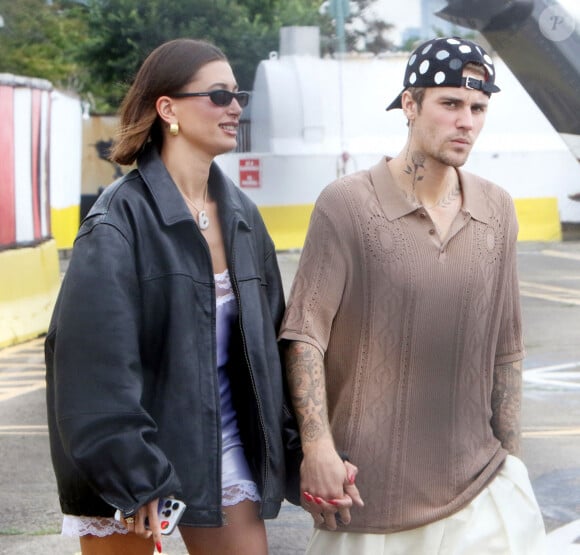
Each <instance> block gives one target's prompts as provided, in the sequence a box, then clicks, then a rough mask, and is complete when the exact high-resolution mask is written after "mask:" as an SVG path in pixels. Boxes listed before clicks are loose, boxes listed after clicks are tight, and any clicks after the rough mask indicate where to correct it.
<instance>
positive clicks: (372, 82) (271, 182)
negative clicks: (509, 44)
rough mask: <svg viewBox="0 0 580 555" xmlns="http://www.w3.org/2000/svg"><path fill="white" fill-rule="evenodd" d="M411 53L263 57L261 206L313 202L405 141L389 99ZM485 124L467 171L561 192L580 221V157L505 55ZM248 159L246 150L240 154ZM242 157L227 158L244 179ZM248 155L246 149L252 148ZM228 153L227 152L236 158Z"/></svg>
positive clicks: (258, 93)
mask: <svg viewBox="0 0 580 555" xmlns="http://www.w3.org/2000/svg"><path fill="white" fill-rule="evenodd" d="M406 60H407V55H405V56H399V55H394V56H389V57H386V58H384V59H377V58H368V59H364V58H363V59H360V58H358V59H347V60H344V61H342V62H341V61H337V60H328V59H319V58H315V57H312V56H283V57H281V58H279V59H275V58H273V59H269V60H266V61H263V62H261V63H260V66H259V67H258V71H257V74H256V80H255V84H254V93H253V100H252V149H253V152H252V153H251V154H250V156H258V157H259V158H260V159H261V161H262V164H261V165H262V179H261V186H260V188H259V189H253V190H248V191H247V192H248V193H249V194H250V196H252V197H253V198H254V199H255V200H256V202H258V204H261V203H263V202H266V199H268V201H267V202H272V203H275V204H302V203H308V202H310V201H311V200H312V199H313V198H316V196H317V195H318V194H319V192H320V190H321V189H322V187H323V186H325V185H326V184H327V183H329V182H330V181H332V180H333V179H335V178H336V175H337V165H338V166H339V165H340V162H339V157H340V154H341V153H342V152H343V151H346V152H348V154H349V156H350V158H349V162H348V164H347V166H346V171H352V170H354V169H362V168H365V167H368V166H369V165H370V164H371V163H373V162H374V161H376V160H378V159H379V158H380V156H381V155H384V154H388V155H395V154H397V153H398V151H399V150H400V149H401V148H402V147H403V145H404V143H405V140H406V135H407V127H406V121H405V118H404V116H403V114H402V112H401V111H400V110H393V111H390V112H386V111H385V107H386V106H387V105H388V104H389V103H390V101H391V100H392V99H393V98H394V97H395V96H396V95H397V94H398V93H399V92H400V90H401V88H402V78H403V73H404V67H405V63H406ZM495 63H496V69H497V84H498V85H499V86H500V88H501V89H502V91H501V92H500V93H498V94H494V95H493V97H492V99H491V102H490V109H489V112H488V117H487V122H486V126H485V127H484V129H483V131H482V134H481V135H480V138H479V140H478V142H477V143H476V145H475V147H474V150H473V152H472V155H471V157H470V159H469V161H468V163H467V164H466V166H465V169H467V170H469V171H473V172H475V173H478V174H480V175H482V176H483V177H486V178H488V179H491V180H492V181H495V182H496V183H498V184H499V185H501V186H503V187H504V188H505V189H507V190H508V191H509V192H510V194H511V195H512V196H513V197H514V198H530V197H556V198H557V200H558V206H559V210H560V215H561V220H562V221H566V222H580V205H579V204H578V203H577V202H574V201H571V200H570V199H569V198H568V195H570V194H573V193H578V192H579V191H580V164H578V162H577V161H576V159H575V158H574V156H573V155H572V154H571V152H570V150H569V149H568V147H567V146H566V144H565V143H564V141H563V140H562V138H561V137H560V136H559V135H558V134H557V132H556V131H555V130H554V129H553V127H552V126H551V124H550V123H549V121H548V120H547V119H546V118H545V116H544V115H543V114H542V112H541V111H540V110H539V109H538V108H537V106H536V105H535V103H534V102H533V100H532V99H531V98H530V96H529V95H528V94H527V92H526V91H525V89H524V88H523V87H522V86H521V85H520V84H519V82H518V81H517V79H516V78H515V77H514V75H513V74H512V73H511V71H510V70H509V68H508V67H507V66H506V64H505V63H503V61H502V60H501V59H496V60H495ZM241 156H242V157H243V156H244V155H241ZM241 156H240V155H233V154H232V155H225V156H224V157H221V158H220V162H221V163H222V164H223V165H224V167H226V168H228V169H229V173H230V175H232V177H234V178H236V176H237V173H238V172H237V169H238V166H237V163H238V159H239V158H240V157H241ZM246 157H248V156H246ZM228 158H229V160H228Z"/></svg>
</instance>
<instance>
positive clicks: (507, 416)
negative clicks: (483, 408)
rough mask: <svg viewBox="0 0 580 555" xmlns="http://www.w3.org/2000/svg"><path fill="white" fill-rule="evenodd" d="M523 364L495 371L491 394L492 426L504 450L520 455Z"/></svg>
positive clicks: (504, 365)
mask: <svg viewBox="0 0 580 555" xmlns="http://www.w3.org/2000/svg"><path fill="white" fill-rule="evenodd" d="M521 406H522V362H521V361H516V362H513V363H509V364H501V365H498V366H496V367H495V369H494V378H493V390H492V393H491V410H492V413H493V414H492V418H491V426H492V428H493V431H494V434H495V436H496V437H497V439H499V440H500V441H501V444H502V446H503V447H504V449H507V450H508V451H509V452H510V453H511V454H512V455H519V454H520V442H521Z"/></svg>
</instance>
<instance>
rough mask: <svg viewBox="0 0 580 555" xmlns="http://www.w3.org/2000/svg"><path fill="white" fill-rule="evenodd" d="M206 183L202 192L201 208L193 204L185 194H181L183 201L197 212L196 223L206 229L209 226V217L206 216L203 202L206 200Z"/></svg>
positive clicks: (200, 227)
mask: <svg viewBox="0 0 580 555" xmlns="http://www.w3.org/2000/svg"><path fill="white" fill-rule="evenodd" d="M207 189H208V186H207V183H206V184H205V191H204V193H203V206H202V207H201V210H200V209H199V208H198V207H197V206H196V205H195V204H194V202H193V201H192V200H191V199H190V198H189V197H188V196H187V195H185V194H183V198H184V199H185V202H187V204H189V206H191V207H192V208H193V209H194V210H195V211H196V212H197V225H198V226H199V229H207V228H208V227H209V218H208V217H207V212H206V211H205V203H206V201H207Z"/></svg>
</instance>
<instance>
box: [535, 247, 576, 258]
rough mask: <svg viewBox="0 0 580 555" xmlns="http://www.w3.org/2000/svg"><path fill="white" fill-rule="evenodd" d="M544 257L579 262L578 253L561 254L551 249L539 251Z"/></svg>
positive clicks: (561, 252)
mask: <svg viewBox="0 0 580 555" xmlns="http://www.w3.org/2000/svg"><path fill="white" fill-rule="evenodd" d="M541 253H542V254H543V255H544V256H553V257H555V258H567V259H568V260H579V261H580V253H576V252H563V251H555V250H551V249H546V250H543V251H541Z"/></svg>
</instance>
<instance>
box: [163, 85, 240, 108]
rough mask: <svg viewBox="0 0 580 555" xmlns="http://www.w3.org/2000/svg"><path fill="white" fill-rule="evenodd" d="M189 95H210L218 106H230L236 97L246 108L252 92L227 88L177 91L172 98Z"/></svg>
mask: <svg viewBox="0 0 580 555" xmlns="http://www.w3.org/2000/svg"><path fill="white" fill-rule="evenodd" d="M188 96H209V99H210V100H211V101H212V102H213V103H214V104H215V105H216V106H229V105H230V104H231V103H232V100H233V99H234V98H235V99H236V100H237V101H238V104H239V105H240V106H241V107H242V108H245V107H246V106H247V105H248V102H249V101H250V93H249V92H246V91H240V92H231V91H226V90H225V89H219V90H217V91H208V92H182V93H175V94H172V95H171V97H172V98H186V97H188Z"/></svg>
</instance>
